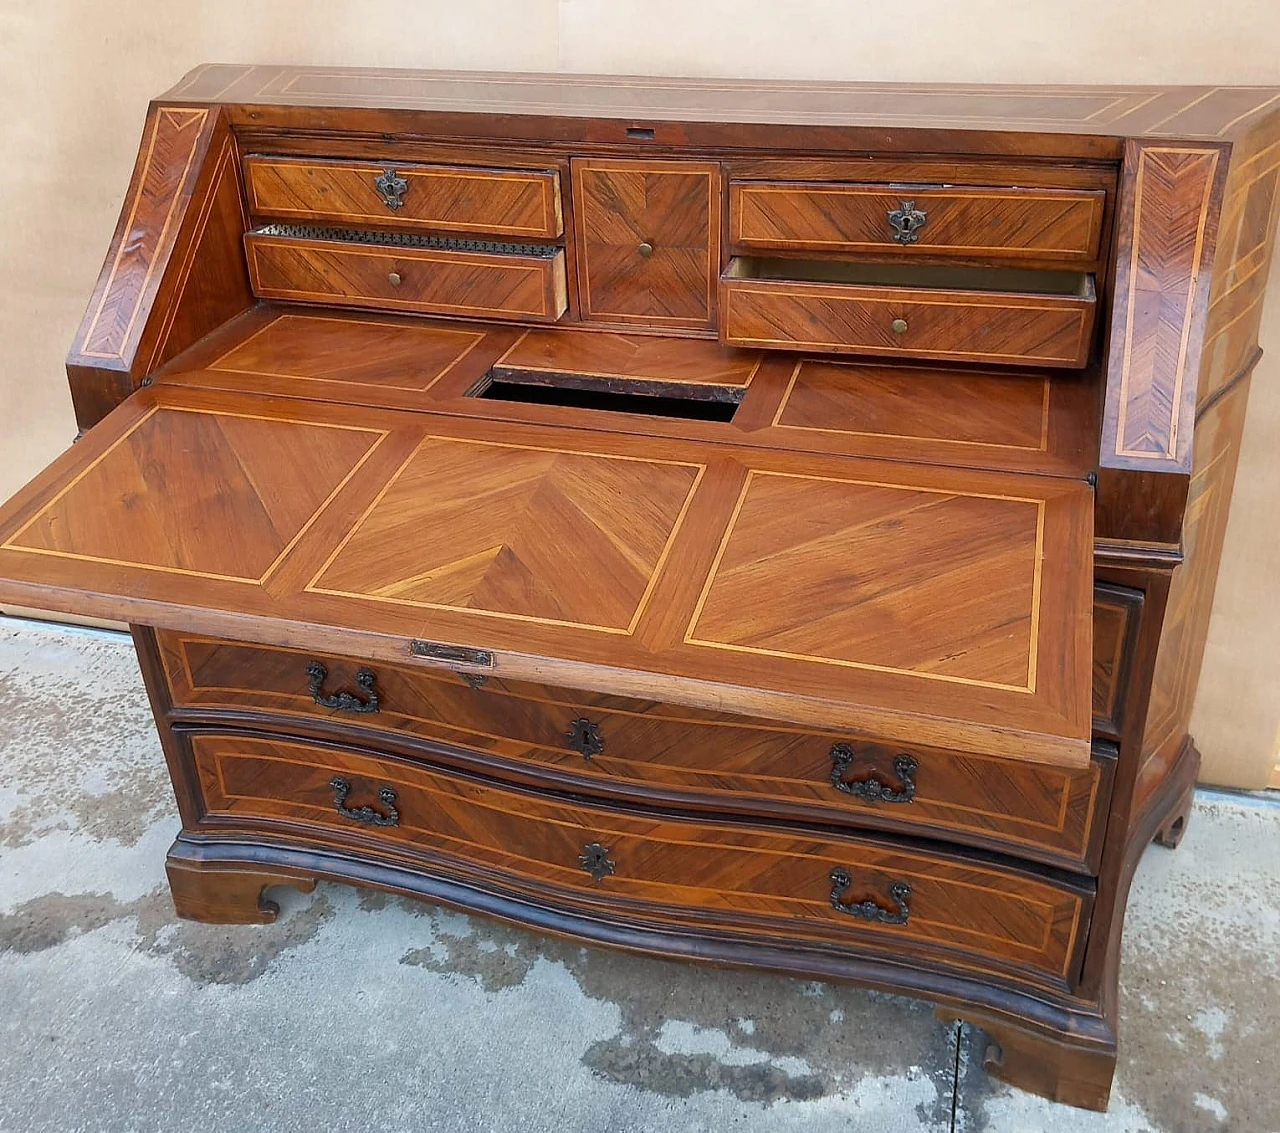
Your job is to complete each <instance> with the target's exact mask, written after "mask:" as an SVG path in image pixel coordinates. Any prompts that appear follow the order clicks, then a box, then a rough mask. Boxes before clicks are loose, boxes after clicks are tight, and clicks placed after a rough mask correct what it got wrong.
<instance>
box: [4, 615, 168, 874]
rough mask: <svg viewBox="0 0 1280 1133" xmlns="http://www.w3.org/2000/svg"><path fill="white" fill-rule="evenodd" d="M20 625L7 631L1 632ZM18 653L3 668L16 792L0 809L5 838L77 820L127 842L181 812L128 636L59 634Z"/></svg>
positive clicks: (23, 841) (8, 634)
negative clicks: (16, 658) (61, 636)
mask: <svg viewBox="0 0 1280 1133" xmlns="http://www.w3.org/2000/svg"><path fill="white" fill-rule="evenodd" d="M15 635H16V633H15V631H13V630H7V631H4V634H3V635H0V642H3V641H4V640H6V639H13V638H14V637H15ZM21 653H22V655H21V657H20V663H19V664H17V665H13V666H10V667H8V668H5V669H0V704H3V705H4V714H5V719H4V728H3V731H2V732H0V757H2V759H3V765H4V782H3V791H4V794H5V795H7V796H9V797H10V798H11V799H12V801H11V802H10V804H9V806H8V807H7V808H4V809H0V848H9V849H14V848H17V847H19V846H23V845H27V844H29V843H31V842H33V841H35V840H36V839H37V838H40V837H42V836H43V835H45V834H48V833H50V832H52V831H73V830H75V831H80V832H82V833H83V834H85V835H86V836H87V837H89V838H93V839H112V840H114V841H117V842H119V843H120V844H121V845H124V846H130V845H133V844H134V843H136V842H137V840H138V839H139V838H140V837H142V835H143V834H144V833H145V832H146V831H147V830H148V829H149V828H150V827H151V825H152V824H153V823H154V822H155V821H156V820H157V819H158V818H161V817H164V816H166V815H169V814H176V807H175V803H174V799H173V790H172V788H171V787H170V785H169V778H168V773H167V771H166V768H165V762H164V756H163V754H162V752H161V749H160V741H159V739H158V738H157V736H156V734H155V725H154V723H153V721H152V718H151V712H150V709H149V707H148V703H147V698H146V693H145V691H144V689H143V687H142V677H141V674H140V673H139V672H138V666H137V661H136V660H135V658H134V656H133V652H132V647H131V645H130V643H129V641H128V639H127V638H124V637H120V638H118V639H112V638H107V639H105V640H103V639H96V638H92V637H86V636H77V637H72V638H70V639H68V640H66V641H62V642H58V641H57V639H54V640H53V641H52V642H50V643H45V644H43V645H42V646H41V647H30V648H27V649H25V650H23V651H21ZM108 768H109V769H110V770H109V771H107V770H106V769H108Z"/></svg>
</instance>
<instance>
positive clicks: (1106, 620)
mask: <svg viewBox="0 0 1280 1133" xmlns="http://www.w3.org/2000/svg"><path fill="white" fill-rule="evenodd" d="M1142 604H1143V596H1142V591H1140V590H1131V589H1129V588H1128V587H1125V586H1115V585H1112V584H1111V583H1106V582H1100V583H1098V584H1097V585H1096V586H1095V587H1094V588H1093V731H1094V735H1099V736H1105V737H1106V738H1107V739H1109V740H1114V741H1115V742H1116V743H1119V742H1120V738H1121V733H1122V731H1123V729H1124V715H1125V711H1124V710H1125V701H1126V699H1127V698H1128V693H1129V678H1130V676H1131V675H1132V673H1133V665H1134V654H1135V653H1136V652H1137V649H1138V628H1139V623H1140V621H1141V619H1142Z"/></svg>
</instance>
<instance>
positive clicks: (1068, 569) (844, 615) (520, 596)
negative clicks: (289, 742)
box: [0, 385, 1092, 765]
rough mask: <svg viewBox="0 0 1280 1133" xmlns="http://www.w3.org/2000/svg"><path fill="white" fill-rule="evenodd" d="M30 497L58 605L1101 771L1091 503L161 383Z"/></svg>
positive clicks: (25, 523) (26, 579) (881, 469)
mask: <svg viewBox="0 0 1280 1133" xmlns="http://www.w3.org/2000/svg"><path fill="white" fill-rule="evenodd" d="M113 499H118V500H119V501H120V503H119V505H117V506H115V507H113V506H111V503H110V501H112V500H113ZM23 503H24V505H25V506H23V507H20V508H18V509H16V510H15V511H12V512H10V513H9V514H6V515H5V516H3V517H0V570H2V571H3V572H4V574H5V576H6V577H7V578H8V579H9V585H10V586H11V587H15V588H16V586H17V585H18V584H19V583H25V587H26V588H27V589H26V592H27V593H28V594H29V596H30V597H33V598H34V597H35V596H36V595H37V594H39V596H40V600H41V601H43V602H44V603H45V604H46V605H47V604H50V603H54V604H58V605H61V606H62V607H63V608H64V609H66V610H67V611H69V612H75V613H81V614H92V615H96V616H114V617H124V618H127V619H129V620H133V621H140V622H157V623H160V624H175V625H178V624H180V625H182V626H183V627H187V628H194V629H203V630H207V631H210V632H214V631H217V630H219V629H222V630H225V629H226V627H227V626H228V625H231V624H240V619H246V618H254V617H263V616H268V617H270V618H272V619H273V620H274V621H277V622H280V623H285V624H292V625H293V626H294V627H296V628H294V629H292V630H290V631H289V632H290V634H305V633H306V632H307V629H306V628H305V627H326V629H327V630H328V632H329V633H340V632H343V631H344V630H345V631H350V632H352V633H358V634H363V635H368V636H369V638H370V639H371V641H370V645H371V646H373V641H372V639H373V638H378V639H380V640H379V641H378V642H377V644H376V646H373V647H374V648H375V650H376V652H377V653H379V654H381V655H382V656H386V657H393V656H400V655H407V651H408V647H409V641H410V640H412V639H426V640H431V641H441V642H447V643H453V644H466V645H468V646H470V647H473V648H478V649H483V650H486V651H488V652H490V653H492V655H493V656H492V661H491V666H492V668H493V670H494V671H495V672H496V673H502V674H506V673H510V674H511V675H512V676H517V677H520V676H524V677H528V676H534V675H537V674H538V673H541V672H548V671H555V672H556V673H557V674H559V676H558V679H560V680H562V681H564V682H566V683H570V684H577V685H580V686H582V687H586V688H591V687H593V686H601V685H603V686H604V688H606V689H607V688H608V687H611V685H612V684H613V683H616V684H617V687H619V688H621V689H625V690H627V691H633V692H641V691H645V690H648V691H650V692H652V693H653V694H654V695H661V696H662V697H663V698H666V699H672V700H675V701H677V702H681V701H683V702H686V703H690V704H701V705H704V706H711V705H716V706H719V707H723V708H726V709H731V708H733V707H735V706H736V707H739V708H740V709H742V710H743V711H751V712H755V713H764V714H768V715H775V716H778V717H779V718H781V719H794V720H796V721H797V722H804V723H810V724H817V723H827V724H830V725H838V726H844V727H849V728H854V729H856V730H859V731H861V732H865V733H867V734H869V735H874V736H879V737H881V738H883V739H887V740H890V741H892V740H898V741H900V742H906V741H908V740H910V739H913V738H914V739H915V740H916V741H917V742H932V743H937V744H944V745H948V746H960V747H965V748H968V749H971V750H973V751H975V752H985V753H987V754H995V755H1003V756H1008V757H1013V758H1025V759H1030V760H1033V761H1034V760H1040V761H1044V762H1054V763H1061V764H1064V765H1069V764H1077V765H1079V764H1082V763H1083V762H1085V761H1086V760H1087V758H1088V735H1089V726H1090V724H1089V722H1090V712H1091V710H1090V678H1089V666H1090V664H1091V644H1090V643H1091V635H1090V620H1089V619H1090V613H1089V611H1090V609H1091V602H1092V599H1091V593H1092V587H1091V584H1090V582H1089V579H1088V569H1087V563H1088V554H1089V546H1090V541H1089V537H1088V534H1089V526H1090V522H1091V495H1090V493H1089V491H1088V489H1087V486H1085V485H1083V484H1080V483H1074V482H1071V481H1062V480H1055V479H1052V478H1047V477H1028V476H1021V477H1020V476H1014V475H1000V474H992V473H986V474H983V473H974V472H960V471H956V470H948V469H938V468H927V467H923V466H918V467H911V466H901V465H900V466H893V465H888V464H884V463H871V462H866V461H854V460H844V459H839V458H830V457H825V458H824V457H816V456H809V455H807V454H805V455H788V454H783V453H770V452H768V451H766V450H752V449H737V448H733V447H730V446H710V445H699V444H697V443H693V442H685V443H681V442H678V441H674V440H658V439H651V438H640V437H627V436H624V435H621V434H604V433H599V434H592V433H589V432H584V431H581V430H553V429H549V428H546V427H532V426H520V425H517V424H515V423H508V424H500V423H496V422H494V423H489V422H480V421H475V420H467V419H462V418H449V417H435V416H426V415H419V414H402V413H401V414H398V413H394V412H391V411H385V410H364V411H362V412H355V411H353V410H352V409H350V408H347V409H342V410H338V409H336V408H335V407H333V406H324V405H312V406H311V407H310V408H308V407H306V406H305V405H303V404H299V403H296V402H290V401H276V402H271V401H267V400H265V399H260V398H252V397H249V396H248V395H244V396H241V397H239V398H230V397H228V396H227V395H217V394H209V393H200V392H197V391H192V390H183V389H171V388H170V387H168V386H166V385H160V386H157V387H155V388H154V389H153V390H152V391H148V392H146V393H143V394H140V395H139V396H138V397H137V398H135V399H134V400H133V402H132V403H131V404H130V406H128V407H127V408H126V409H122V410H121V411H120V412H119V413H117V414H115V415H113V416H112V418H111V420H110V422H106V423H104V425H103V427H102V428H101V429H98V430H95V432H94V435H93V436H92V437H91V438H86V440H85V441H83V442H81V444H80V445H78V446H76V448H75V449H73V450H72V451H71V452H70V453H69V454H68V455H67V456H66V457H64V458H63V461H62V462H60V464H59V465H55V466H54V468H53V469H51V473H50V474H49V475H47V476H46V477H44V478H42V479H41V480H40V481H38V482H37V483H36V484H35V485H34V486H33V489H32V490H31V491H29V492H28V493H27V495H26V497H25V499H24V500H23ZM104 590H105V591H108V592H110V593H111V594H112V595H113V597H112V598H111V599H110V600H106V601H104V600H103V599H102V598H101V597H100V595H101V594H102V592H103V591H104ZM14 592H15V593H16V589H15V590H14ZM178 611H181V612H180V613H179V612H178ZM175 617H176V619H177V620H176V621H173V622H172V623H171V619H173V618H175ZM241 632H243V630H242V631H241ZM249 636H251V637H252V636H258V635H257V634H254V633H252V632H250V633H249Z"/></svg>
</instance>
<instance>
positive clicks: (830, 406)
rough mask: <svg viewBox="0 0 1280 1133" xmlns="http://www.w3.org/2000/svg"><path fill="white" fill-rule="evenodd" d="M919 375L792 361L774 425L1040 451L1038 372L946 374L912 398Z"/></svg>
mask: <svg viewBox="0 0 1280 1133" xmlns="http://www.w3.org/2000/svg"><path fill="white" fill-rule="evenodd" d="M922 379H926V380H927V375H925V374H924V373H923V372H921V371H919V370H914V369H904V368H902V367H891V366H875V365H843V364H841V363H838V362H819V361H814V360H812V359H806V360H804V361H802V362H797V363H796V365H795V369H794V370H793V371H792V374H791V381H790V383H789V384H788V386H787V391H786V394H785V395H784V397H783V399H782V403H781V404H780V405H779V406H778V411H777V414H776V415H775V416H774V420H773V423H774V424H775V425H777V426H779V427H781V428H784V429H801V430H806V431H810V432H823V433H842V434H846V435H850V434H851V435H856V436H881V437H902V438H911V439H920V440H930V441H938V442H941V443H943V444H949V445H984V446H996V447H1001V448H1015V449H1027V450H1030V451H1033V452H1043V451H1044V450H1045V449H1046V447H1047V446H1048V439H1049V379H1048V378H1047V377H1044V376H1042V375H1038V374H1037V375H1033V376H1024V375H1021V374H984V373H981V372H969V371H964V372H960V373H949V374H947V375H946V376H945V378H944V379H942V380H937V381H932V382H931V383H930V386H929V399H928V401H927V403H926V402H925V401H924V400H922V399H921V398H919V397H918V396H917V393H918V391H919V386H920V382H921V380H922Z"/></svg>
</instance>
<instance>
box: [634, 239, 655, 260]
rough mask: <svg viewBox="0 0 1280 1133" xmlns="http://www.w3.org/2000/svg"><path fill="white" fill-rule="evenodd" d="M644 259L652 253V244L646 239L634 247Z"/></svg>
mask: <svg viewBox="0 0 1280 1133" xmlns="http://www.w3.org/2000/svg"><path fill="white" fill-rule="evenodd" d="M636 251H638V252H639V253H640V254H641V255H642V256H643V257H644V258H645V259H646V260H647V259H648V258H649V257H650V256H652V255H653V245H652V244H650V243H649V242H648V241H647V240H646V241H645V242H644V243H643V244H641V245H640V247H639V248H637V249H636Z"/></svg>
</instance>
